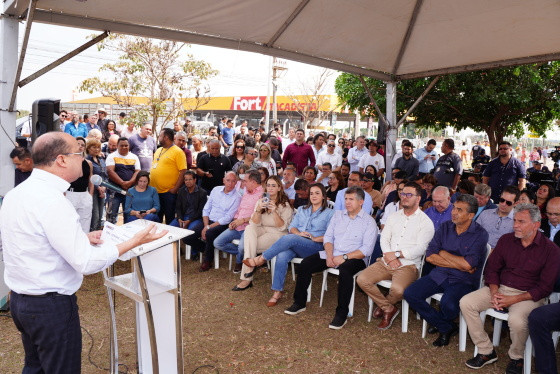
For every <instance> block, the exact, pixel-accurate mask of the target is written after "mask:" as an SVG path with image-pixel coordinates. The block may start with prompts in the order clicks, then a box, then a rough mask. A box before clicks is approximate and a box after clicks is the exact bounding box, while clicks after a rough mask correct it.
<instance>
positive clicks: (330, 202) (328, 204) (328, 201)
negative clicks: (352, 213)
mask: <svg viewBox="0 0 560 374" xmlns="http://www.w3.org/2000/svg"><path fill="white" fill-rule="evenodd" d="M327 207H329V208H331V209H334V201H331V200H327Z"/></svg>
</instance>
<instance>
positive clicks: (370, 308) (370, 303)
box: [367, 296, 373, 322]
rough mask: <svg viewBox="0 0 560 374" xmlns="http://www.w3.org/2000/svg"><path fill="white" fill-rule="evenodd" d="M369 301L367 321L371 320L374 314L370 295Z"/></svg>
mask: <svg viewBox="0 0 560 374" xmlns="http://www.w3.org/2000/svg"><path fill="white" fill-rule="evenodd" d="M367 303H368V314H367V321H368V322H371V316H372V314H373V300H372V299H371V297H369V296H368V298H367Z"/></svg>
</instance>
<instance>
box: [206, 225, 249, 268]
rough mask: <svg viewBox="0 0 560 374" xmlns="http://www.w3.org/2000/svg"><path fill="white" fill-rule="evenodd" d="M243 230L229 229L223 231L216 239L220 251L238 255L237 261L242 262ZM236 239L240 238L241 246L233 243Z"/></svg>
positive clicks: (215, 243)
mask: <svg viewBox="0 0 560 374" xmlns="http://www.w3.org/2000/svg"><path fill="white" fill-rule="evenodd" d="M244 232H245V230H243V231H237V230H231V229H227V230H226V231H224V232H222V233H221V234H220V235H218V237H217V238H216V239H215V240H214V247H215V248H216V249H219V250H220V251H223V252H226V253H231V254H234V255H236V258H235V260H236V262H237V263H238V264H240V263H241V262H242V261H243V253H244V251H243V233H244ZM235 239H239V246H237V245H235V244H233V243H232V241H234V240H235Z"/></svg>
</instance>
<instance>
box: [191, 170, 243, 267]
mask: <svg viewBox="0 0 560 374" xmlns="http://www.w3.org/2000/svg"><path fill="white" fill-rule="evenodd" d="M223 182H224V185H223V186H217V187H214V189H213V190H212V192H211V193H210V196H208V201H206V204H205V205H204V208H203V209H202V222H203V223H204V228H203V229H202V231H201V232H200V235H197V233H195V234H192V235H189V236H187V237H186V238H185V239H184V242H185V244H187V245H190V246H191V247H193V249H195V250H196V251H197V252H201V251H202V249H203V248H204V260H203V261H202V264H201V265H200V269H199V271H208V270H210V264H211V262H212V260H213V259H214V240H215V239H216V238H217V237H218V235H220V234H221V233H222V232H224V231H225V230H226V229H227V228H228V224H229V223H230V222H231V220H232V219H233V215H234V214H235V212H236V211H237V207H238V206H239V202H240V201H241V196H239V194H238V193H237V191H235V184H236V183H237V176H236V175H235V173H234V172H232V171H228V172H226V175H225V176H224V179H223Z"/></svg>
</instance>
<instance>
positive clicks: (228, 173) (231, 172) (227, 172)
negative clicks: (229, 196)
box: [224, 170, 239, 180]
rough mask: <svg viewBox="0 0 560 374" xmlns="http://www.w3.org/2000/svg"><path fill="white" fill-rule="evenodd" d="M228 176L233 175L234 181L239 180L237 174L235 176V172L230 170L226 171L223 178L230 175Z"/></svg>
mask: <svg viewBox="0 0 560 374" xmlns="http://www.w3.org/2000/svg"><path fill="white" fill-rule="evenodd" d="M230 174H231V175H233V176H234V177H235V179H236V180H237V179H239V178H238V177H237V174H235V172H234V171H231V170H230V171H226V173H225V174H224V178H225V177H227V176H228V175H230Z"/></svg>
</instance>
